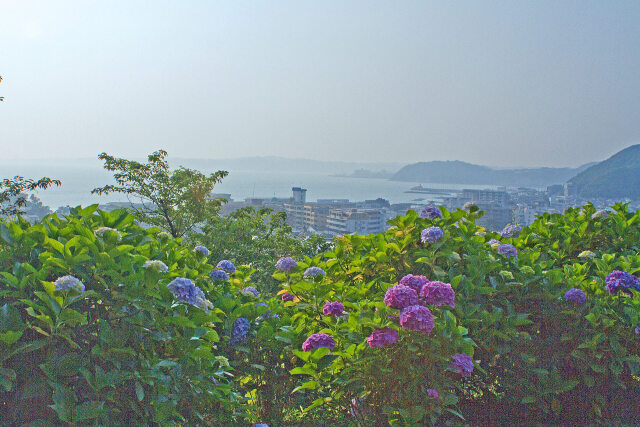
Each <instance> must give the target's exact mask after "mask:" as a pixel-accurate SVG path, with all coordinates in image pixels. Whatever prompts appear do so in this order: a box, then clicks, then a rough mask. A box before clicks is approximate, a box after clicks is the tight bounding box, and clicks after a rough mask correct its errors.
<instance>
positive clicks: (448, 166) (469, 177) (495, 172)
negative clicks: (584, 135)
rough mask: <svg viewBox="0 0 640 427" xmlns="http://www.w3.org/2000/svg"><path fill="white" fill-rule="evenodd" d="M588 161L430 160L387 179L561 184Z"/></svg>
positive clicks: (502, 183)
mask: <svg viewBox="0 0 640 427" xmlns="http://www.w3.org/2000/svg"><path fill="white" fill-rule="evenodd" d="M590 165H591V164H588V165H583V166H581V167H579V168H522V169H494V168H490V167H488V166H480V165H474V164H471V163H465V162H461V161H458V160H455V161H433V162H420V163H413V164H410V165H407V166H405V167H403V168H402V169H400V170H399V171H398V172H396V173H395V174H394V175H393V176H392V177H391V179H392V180H393V181H407V182H419V183H423V182H424V183H446V184H486V185H507V186H512V187H513V186H525V187H526V186H528V187H544V186H547V185H551V184H562V183H564V182H566V181H567V180H568V179H569V178H570V177H572V176H575V175H576V174H577V173H579V172H581V171H582V170H584V169H586V168H587V167H589V166H590Z"/></svg>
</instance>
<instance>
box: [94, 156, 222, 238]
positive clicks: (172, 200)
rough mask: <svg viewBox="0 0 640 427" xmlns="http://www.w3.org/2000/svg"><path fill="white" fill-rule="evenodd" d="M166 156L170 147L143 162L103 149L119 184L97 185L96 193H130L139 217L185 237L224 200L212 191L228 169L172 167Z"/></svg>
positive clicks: (216, 209)
mask: <svg viewBox="0 0 640 427" xmlns="http://www.w3.org/2000/svg"><path fill="white" fill-rule="evenodd" d="M166 156H167V152H166V151H163V150H159V151H156V152H155V153H152V154H150V155H149V156H148V163H140V162H136V161H133V160H127V159H120V158H115V157H113V156H110V155H108V154H107V153H101V154H100V155H99V156H98V158H99V159H100V160H103V161H104V168H105V169H106V170H108V171H111V172H114V175H113V176H114V178H115V181H116V184H115V185H105V186H104V187H101V188H96V189H94V190H93V191H92V193H97V194H109V193H114V192H115V193H123V194H126V195H127V197H131V198H133V199H134V200H131V199H130V201H131V202H132V210H133V212H134V213H135V215H136V217H137V218H138V219H140V220H141V221H142V222H144V223H146V224H150V225H155V226H158V227H160V228H162V229H163V230H166V231H168V232H170V233H171V235H172V236H173V237H182V236H184V235H185V234H186V233H188V232H191V231H193V230H194V229H196V227H197V226H198V225H201V224H203V223H204V222H205V221H207V220H208V219H209V218H211V217H214V216H216V215H217V213H218V211H219V209H220V206H221V203H222V202H221V200H219V199H213V198H211V197H210V194H211V191H212V190H213V187H214V185H215V184H217V183H219V182H220V181H221V180H222V179H223V178H224V177H225V176H227V172H226V171H217V172H216V173H212V174H211V175H209V176H206V175H204V174H202V173H201V172H198V171H196V170H193V169H187V168H184V167H180V168H178V169H176V170H173V171H172V170H170V169H169V163H168V162H167V161H166V160H165V158H166ZM133 202H137V203H139V204H140V205H141V207H139V205H138V206H137V205H134V204H133Z"/></svg>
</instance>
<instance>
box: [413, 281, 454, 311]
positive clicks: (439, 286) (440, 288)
mask: <svg viewBox="0 0 640 427" xmlns="http://www.w3.org/2000/svg"><path fill="white" fill-rule="evenodd" d="M420 296H421V297H422V298H424V300H425V302H426V303H427V304H431V305H435V306H441V305H445V304H447V305H449V306H450V307H451V308H455V307H456V303H455V298H456V293H455V291H454V290H453V288H452V287H451V285H450V284H448V283H442V282H439V281H435V282H429V283H427V284H426V285H424V286H423V287H422V290H421V291H420Z"/></svg>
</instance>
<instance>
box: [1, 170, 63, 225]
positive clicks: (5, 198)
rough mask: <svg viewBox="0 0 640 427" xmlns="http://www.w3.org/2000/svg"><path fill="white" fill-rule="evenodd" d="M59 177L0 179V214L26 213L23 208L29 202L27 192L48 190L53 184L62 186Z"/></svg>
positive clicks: (5, 215)
mask: <svg viewBox="0 0 640 427" xmlns="http://www.w3.org/2000/svg"><path fill="white" fill-rule="evenodd" d="M61 184H62V183H61V182H60V181H59V180H57V179H51V178H47V177H44V178H40V179H39V180H37V181H34V180H33V179H25V178H23V177H21V176H15V177H13V178H5V179H3V180H2V181H0V216H4V217H7V216H15V215H21V214H23V213H24V210H23V208H24V207H25V206H26V204H27V194H25V192H29V191H35V190H46V189H47V188H49V187H50V186H52V185H56V186H60V185H61Z"/></svg>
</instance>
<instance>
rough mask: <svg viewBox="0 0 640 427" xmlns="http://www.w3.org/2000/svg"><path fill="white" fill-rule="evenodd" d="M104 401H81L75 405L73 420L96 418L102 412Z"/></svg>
mask: <svg viewBox="0 0 640 427" xmlns="http://www.w3.org/2000/svg"><path fill="white" fill-rule="evenodd" d="M104 412H105V410H104V402H103V401H100V402H98V401H91V402H83V403H81V404H80V405H78V406H76V407H75V410H74V415H73V421H76V422H77V421H85V420H90V419H93V418H98V417H99V416H101V415H102V414H104Z"/></svg>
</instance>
